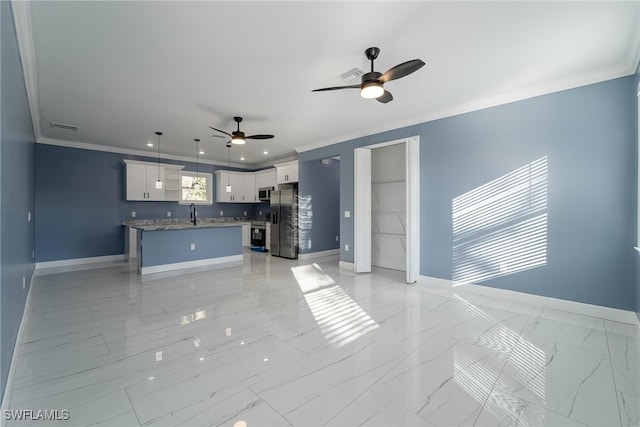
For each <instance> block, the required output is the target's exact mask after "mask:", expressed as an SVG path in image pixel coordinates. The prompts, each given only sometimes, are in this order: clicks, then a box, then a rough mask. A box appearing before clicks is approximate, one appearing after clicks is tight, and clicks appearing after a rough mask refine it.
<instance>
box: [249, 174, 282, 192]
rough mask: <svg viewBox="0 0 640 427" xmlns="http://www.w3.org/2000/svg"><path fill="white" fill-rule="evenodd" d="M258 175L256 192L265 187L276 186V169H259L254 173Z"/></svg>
mask: <svg viewBox="0 0 640 427" xmlns="http://www.w3.org/2000/svg"><path fill="white" fill-rule="evenodd" d="M253 174H254V175H255V177H256V194H257V190H258V189H260V188H265V187H273V188H275V187H276V185H278V184H277V182H276V169H275V168H269V169H265V170H261V171H257V172H254V173H253Z"/></svg>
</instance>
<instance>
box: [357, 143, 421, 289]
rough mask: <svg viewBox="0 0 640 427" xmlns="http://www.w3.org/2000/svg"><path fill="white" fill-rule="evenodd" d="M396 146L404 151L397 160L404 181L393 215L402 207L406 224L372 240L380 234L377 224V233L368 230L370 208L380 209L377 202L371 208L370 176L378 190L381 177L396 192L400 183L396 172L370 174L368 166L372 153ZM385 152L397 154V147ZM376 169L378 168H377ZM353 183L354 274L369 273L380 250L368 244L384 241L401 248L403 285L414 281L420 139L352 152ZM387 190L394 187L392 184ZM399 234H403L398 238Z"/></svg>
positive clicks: (417, 248) (417, 265) (417, 266)
mask: <svg viewBox="0 0 640 427" xmlns="http://www.w3.org/2000/svg"><path fill="white" fill-rule="evenodd" d="M396 145H400V147H403V148H404V150H403V151H404V156H402V155H400V158H401V160H404V182H403V183H402V188H403V190H404V198H402V197H400V198H397V197H396V198H395V200H396V201H399V202H400V203H403V204H404V207H401V208H400V209H395V211H394V212H396V213H399V212H402V211H403V209H402V208H404V212H406V217H405V218H406V223H405V224H401V223H400V222H398V223H396V226H404V230H397V229H396V230H395V231H396V232H395V233H393V234H394V235H393V236H388V235H387V236H385V237H383V238H380V237H379V236H377V237H374V234H376V233H377V234H378V235H380V233H379V230H380V227H379V225H380V224H379V223H377V224H374V226H375V227H376V228H375V230H377V231H374V228H373V227H372V206H373V207H374V209H379V208H380V206H379V204H376V203H377V201H376V202H374V204H373V205H372V176H375V177H376V178H375V180H374V185H375V184H383V185H382V186H381V187H384V186H385V185H384V184H385V182H384V181H385V177H387V176H389V177H394V178H392V179H391V181H396V182H395V183H393V184H395V187H396V190H397V189H398V188H399V187H400V180H399V179H397V176H396V175H398V174H397V173H391V174H388V173H377V172H373V171H372V166H375V164H372V150H374V149H378V148H383V147H392V146H396ZM400 149H402V148H400ZM389 152H394V153H397V152H398V151H397V147H395V149H394V147H392V148H391V151H389ZM374 157H375V156H374ZM402 157H403V159H402ZM376 163H377V161H376ZM377 167H380V166H379V165H378V166H377ZM375 181H382V182H375ZM354 184H355V185H354V187H355V188H354V196H355V197H354V198H355V203H354V232H355V236H354V237H355V239H354V271H355V272H356V273H367V272H371V266H372V256H374V253H373V252H374V251H378V252H379V251H380V248H379V247H378V248H374V251H372V245H376V244H377V245H380V244H383V243H384V241H395V244H400V245H404V250H405V252H406V256H405V259H404V262H405V268H404V269H405V270H406V282H407V283H414V282H416V281H417V280H418V276H419V275H420V221H419V218H420V137H419V136H414V137H410V138H404V139H400V140H394V141H389V142H384V143H381V144H375V145H370V146H366V147H361V148H357V149H355V151H354ZM381 187H380V186H378V188H377V189H376V190H375V191H390V189H389V188H387V189H384V190H380V188H381ZM390 187H394V185H391V186H390ZM385 203H389V202H385ZM389 210H393V207H388V206H387V207H386V208H384V209H383V212H382V213H383V215H382V216H386V214H387V213H388V212H385V211H389ZM380 213H381V212H380V211H379V210H378V211H376V212H375V214H374V215H373V219H374V221H375V222H378V221H380V220H381V215H379V214H380ZM387 219H388V218H387ZM382 220H386V219H382ZM402 234H404V235H403V236H402ZM402 237H403V238H402ZM373 238H377V239H378V242H374V241H372V239H373ZM381 242H382V243H381ZM388 250H389V249H384V250H383V253H384V252H387V251H388ZM375 256H379V254H375ZM401 261H402V260H400V262H401ZM398 262H399V260H397V259H394V260H393V265H396V266H397V264H398Z"/></svg>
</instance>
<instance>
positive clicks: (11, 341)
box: [0, 1, 35, 393]
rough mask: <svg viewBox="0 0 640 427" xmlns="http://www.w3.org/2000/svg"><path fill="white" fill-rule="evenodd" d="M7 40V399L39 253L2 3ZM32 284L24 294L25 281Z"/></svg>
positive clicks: (29, 147) (2, 187)
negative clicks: (18, 340) (37, 252)
mask: <svg viewBox="0 0 640 427" xmlns="http://www.w3.org/2000/svg"><path fill="white" fill-rule="evenodd" d="M0 19H1V23H0V31H1V40H2V42H1V43H2V63H1V70H0V74H1V80H2V82H1V89H0V97H1V98H0V105H1V106H2V108H1V110H0V113H1V119H0V120H1V123H0V129H1V131H0V133H1V134H0V162H1V169H0V209H1V211H2V215H1V216H0V236H1V237H2V245H1V247H0V324H1V340H0V347H1V348H0V388H1V390H2V393H4V389H5V385H6V381H7V375H8V373H9V366H10V364H11V357H12V354H13V349H14V347H15V342H16V337H17V334H18V328H19V327H20V321H21V320H22V314H23V312H24V309H25V304H26V298H27V293H28V291H29V284H30V281H31V276H32V275H33V268H34V265H33V259H32V252H33V250H34V241H35V239H34V235H35V229H34V220H33V219H32V220H31V222H29V221H28V220H27V217H28V213H29V212H31V213H32V214H33V213H34V212H35V199H34V194H35V192H34V177H33V164H34V146H35V142H34V141H35V136H34V133H33V127H32V124H31V116H30V113H29V104H28V101H27V92H26V88H25V83H24V77H23V73H22V65H21V63H20V57H19V53H18V44H17V39H16V34H15V27H14V25H13V19H12V16H11V7H10V3H9V2H7V1H3V2H0ZM23 278H24V281H25V283H26V287H25V289H22V281H23Z"/></svg>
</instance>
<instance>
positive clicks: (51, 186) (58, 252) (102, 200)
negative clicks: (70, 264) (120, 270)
mask: <svg viewBox="0 0 640 427" xmlns="http://www.w3.org/2000/svg"><path fill="white" fill-rule="evenodd" d="M124 159H136V160H143V161H152V162H153V161H155V160H156V159H154V158H148V157H140V156H131V155H125V154H117V153H108V152H102V151H92V150H83V149H78V148H67V147H59V146H54V145H45V144H37V147H36V155H35V164H36V199H37V200H38V203H37V207H36V215H37V218H38V221H37V226H36V260H37V261H38V262H46V261H56V260H64V259H76V258H88V257H97V256H106V255H119V254H123V253H124V233H123V229H122V226H121V225H120V223H121V221H122V220H126V219H132V218H131V212H132V211H135V212H136V218H135V219H148V218H167V211H171V217H172V218H189V206H184V205H179V204H178V203H177V202H142V201H140V202H128V201H126V200H125V165H124V163H123V160H124ZM162 162H163V163H173V164H181V165H185V168H184V170H190V171H195V170H196V167H195V166H196V165H195V163H190V162H181V161H172V160H164V159H163V160H162ZM220 168H221V166H212V165H206V164H201V165H200V166H199V171H200V172H208V173H211V174H213V173H214V171H215V170H216V169H220ZM225 169H226V168H225ZM213 179H214V181H215V175H214V177H213ZM214 185H215V183H214ZM214 198H215V193H214ZM267 207H268V205H266V204H253V203H247V204H240V203H213V205H199V206H198V207H197V210H198V216H199V217H202V218H205V217H218V216H220V211H224V216H225V217H230V216H243V214H244V211H246V212H247V217H249V218H252V217H254V216H255V215H256V214H257V213H258V210H262V211H263V215H264V213H265V212H266V208H267Z"/></svg>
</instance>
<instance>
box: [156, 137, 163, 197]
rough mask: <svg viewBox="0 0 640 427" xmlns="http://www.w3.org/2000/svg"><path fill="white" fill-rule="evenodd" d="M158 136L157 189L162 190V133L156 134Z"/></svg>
mask: <svg viewBox="0 0 640 427" xmlns="http://www.w3.org/2000/svg"><path fill="white" fill-rule="evenodd" d="M156 135H158V180H157V181H156V188H157V189H158V190H162V181H161V180H160V135H162V132H156Z"/></svg>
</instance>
